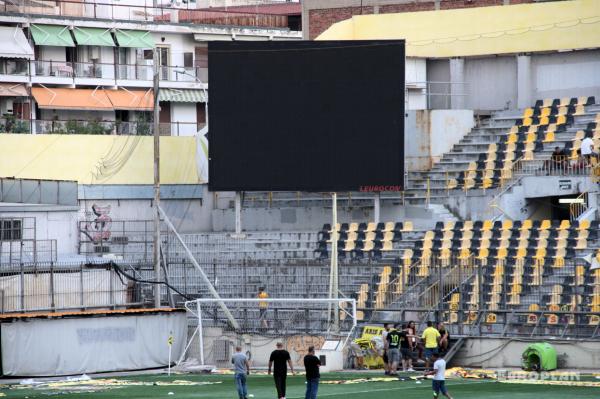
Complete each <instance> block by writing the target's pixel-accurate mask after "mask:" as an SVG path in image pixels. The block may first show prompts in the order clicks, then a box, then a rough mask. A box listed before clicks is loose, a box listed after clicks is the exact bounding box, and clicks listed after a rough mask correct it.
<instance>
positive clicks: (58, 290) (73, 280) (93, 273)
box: [0, 262, 152, 313]
mask: <svg viewBox="0 0 600 399" xmlns="http://www.w3.org/2000/svg"><path fill="white" fill-rule="evenodd" d="M125 269H126V272H127V273H128V274H129V275H131V276H133V277H136V278H138V277H139V278H140V279H141V278H142V273H141V271H140V268H139V267H133V266H128V267H126V268H125ZM150 292H152V291H151V287H150V284H147V283H140V282H136V281H134V280H131V279H127V278H124V277H123V276H122V275H121V274H120V273H118V272H117V271H115V270H114V269H113V268H112V267H110V266H106V265H83V264H69V263H66V264H65V263H56V262H36V263H29V264H25V263H22V264H19V265H12V266H11V265H3V266H2V268H1V269H0V313H15V312H16V313H20V312H33V311H59V310H60V311H65V310H86V309H95V308H112V309H115V308H126V307H136V306H143V305H146V304H148V303H149V302H148V301H147V300H146V299H147V298H149V299H151V297H149V293H150Z"/></svg>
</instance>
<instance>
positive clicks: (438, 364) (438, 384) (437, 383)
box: [425, 353, 452, 399]
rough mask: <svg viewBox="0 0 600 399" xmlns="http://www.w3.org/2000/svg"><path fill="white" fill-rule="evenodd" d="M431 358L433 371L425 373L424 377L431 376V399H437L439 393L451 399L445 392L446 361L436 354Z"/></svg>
mask: <svg viewBox="0 0 600 399" xmlns="http://www.w3.org/2000/svg"><path fill="white" fill-rule="evenodd" d="M432 358H433V370H432V371H429V372H427V373H425V375H433V382H432V387H433V399H437V398H438V396H439V394H440V392H441V393H442V394H443V395H444V396H445V397H447V398H448V399H452V396H450V394H449V393H448V390H446V375H445V374H446V361H445V360H444V359H443V358H442V357H441V356H440V355H439V354H438V353H434V354H433V355H432Z"/></svg>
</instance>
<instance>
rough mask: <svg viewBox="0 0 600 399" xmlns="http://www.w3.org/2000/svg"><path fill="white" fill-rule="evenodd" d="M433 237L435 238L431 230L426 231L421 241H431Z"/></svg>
mask: <svg viewBox="0 0 600 399" xmlns="http://www.w3.org/2000/svg"><path fill="white" fill-rule="evenodd" d="M434 237H435V233H434V232H433V230H427V231H426V232H425V236H424V237H423V240H427V241H431V240H433V238H434Z"/></svg>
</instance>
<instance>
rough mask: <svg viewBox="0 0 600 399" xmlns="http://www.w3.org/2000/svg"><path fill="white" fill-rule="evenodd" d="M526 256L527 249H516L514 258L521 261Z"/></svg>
mask: <svg viewBox="0 0 600 399" xmlns="http://www.w3.org/2000/svg"><path fill="white" fill-rule="evenodd" d="M526 256H527V248H517V254H516V255H515V258H518V259H523V258H525V257H526Z"/></svg>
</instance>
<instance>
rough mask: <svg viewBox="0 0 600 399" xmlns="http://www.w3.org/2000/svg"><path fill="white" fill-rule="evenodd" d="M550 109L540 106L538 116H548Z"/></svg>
mask: <svg viewBox="0 0 600 399" xmlns="http://www.w3.org/2000/svg"><path fill="white" fill-rule="evenodd" d="M551 111H552V109H551V108H542V109H541V110H540V117H547V116H550V112H551Z"/></svg>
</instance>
